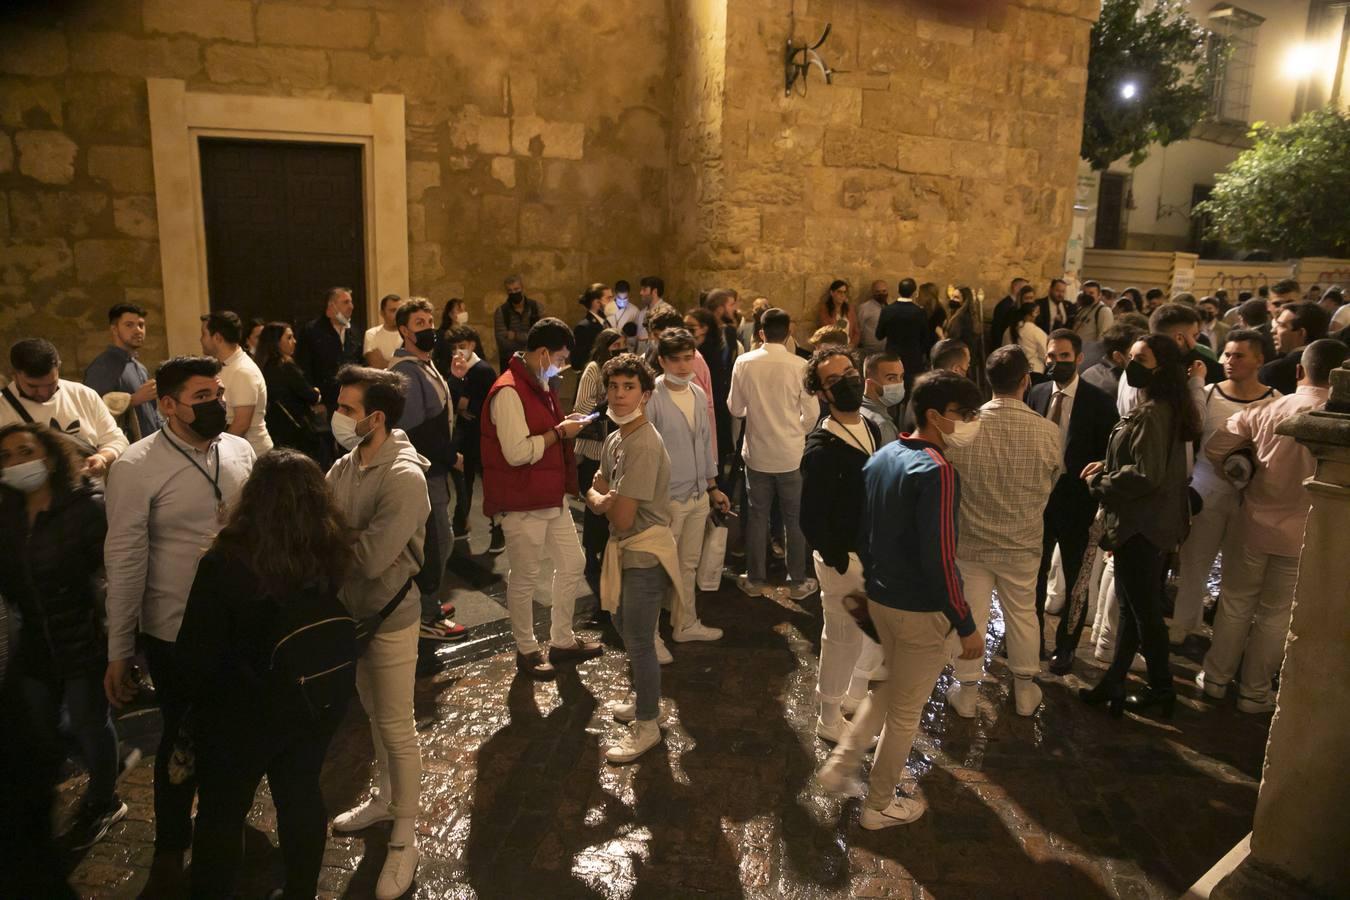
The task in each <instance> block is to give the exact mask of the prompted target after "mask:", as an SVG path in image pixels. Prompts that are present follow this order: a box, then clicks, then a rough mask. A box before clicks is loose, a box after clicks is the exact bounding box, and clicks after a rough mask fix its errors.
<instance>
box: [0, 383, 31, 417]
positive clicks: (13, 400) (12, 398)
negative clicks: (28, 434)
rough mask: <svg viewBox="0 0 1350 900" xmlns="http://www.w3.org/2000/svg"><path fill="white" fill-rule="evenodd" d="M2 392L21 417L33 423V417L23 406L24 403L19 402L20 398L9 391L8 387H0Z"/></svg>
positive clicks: (0, 392)
mask: <svg viewBox="0 0 1350 900" xmlns="http://www.w3.org/2000/svg"><path fill="white" fill-rule="evenodd" d="M0 394H3V395H4V397H5V400H6V401H8V402H9V405H10V406H12V407H14V411H15V412H16V413H18V414H19V418H20V419H23V420H24V422H26V423H27V424H29V425H32V424H33V417H32V416H30V415H29V414H28V410H26V409H24V408H23V404H22V403H20V402H19V400H18V398H17V397H15V396H14V395H13V394H11V393H10V392H9V388H8V387H5V388H0Z"/></svg>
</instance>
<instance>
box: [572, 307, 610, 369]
mask: <svg viewBox="0 0 1350 900" xmlns="http://www.w3.org/2000/svg"><path fill="white" fill-rule="evenodd" d="M608 327H609V323H608V322H606V321H605V317H604V315H603V314H602V315H600V316H598V317H597V316H595V315H592V314H591V313H590V312H589V311H588V312H587V313H586V316H585V318H583V319H582V320H581V321H580V322H578V323H577V324H576V325H575V326H574V327H573V328H572V340H573V342H574V343H573V347H572V368H574V369H576V370H577V371H578V372H580V371H582V370H583V369H585V368H586V363H588V362H590V361H591V347H592V346H593V345H594V344H595V339H596V338H597V337H599V336H600V332H602V331H604V330H605V329H606V328H608Z"/></svg>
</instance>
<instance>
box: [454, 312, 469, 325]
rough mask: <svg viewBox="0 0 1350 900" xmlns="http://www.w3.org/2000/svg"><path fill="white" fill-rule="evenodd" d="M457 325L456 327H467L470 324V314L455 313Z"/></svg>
mask: <svg viewBox="0 0 1350 900" xmlns="http://www.w3.org/2000/svg"><path fill="white" fill-rule="evenodd" d="M455 324H456V325H467V324H469V314H468V313H467V312H457V313H455Z"/></svg>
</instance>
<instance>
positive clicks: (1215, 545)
mask: <svg viewBox="0 0 1350 900" xmlns="http://www.w3.org/2000/svg"><path fill="white" fill-rule="evenodd" d="M1237 501H1238V497H1237V494H1236V493H1234V492H1231V491H1216V492H1215V493H1214V494H1213V495H1211V496H1208V497H1206V498H1205V508H1204V509H1202V510H1200V514H1199V515H1198V516H1196V517H1195V518H1194V519H1192V520H1191V533H1190V534H1189V535H1188V536H1187V537H1186V542H1185V543H1184V544H1182V545H1181V553H1180V556H1181V577H1180V582H1179V584H1178V585H1177V602H1176V608H1175V610H1174V611H1173V613H1172V623H1171V625H1170V626H1169V627H1168V631H1169V632H1170V634H1169V636H1170V638H1171V639H1172V641H1174V642H1176V643H1180V642H1181V641H1182V639H1184V638H1185V637H1186V635H1188V634H1190V633H1191V632H1193V631H1198V630H1199V629H1200V623H1201V622H1202V621H1203V620H1204V614H1205V597H1206V596H1208V594H1209V573H1210V570H1211V569H1212V568H1213V567H1214V558H1215V557H1216V556H1218V555H1219V551H1220V550H1221V549H1222V550H1223V551H1224V568H1225V569H1227V568H1228V555H1229V553H1238V552H1240V549H1241V546H1240V538H1239V536H1238V531H1239V529H1238V527H1237V526H1238V523H1239V521H1240V520H1241V517H1240V516H1239V515H1238V514H1237V513H1238V502H1237Z"/></svg>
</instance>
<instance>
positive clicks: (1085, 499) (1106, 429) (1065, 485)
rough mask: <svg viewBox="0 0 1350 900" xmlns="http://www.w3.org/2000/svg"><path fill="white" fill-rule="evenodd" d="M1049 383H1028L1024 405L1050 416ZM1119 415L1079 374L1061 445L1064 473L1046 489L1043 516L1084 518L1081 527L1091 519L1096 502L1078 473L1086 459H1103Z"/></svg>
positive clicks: (1051, 386) (1051, 391) (1111, 401)
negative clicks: (1047, 499)
mask: <svg viewBox="0 0 1350 900" xmlns="http://www.w3.org/2000/svg"><path fill="white" fill-rule="evenodd" d="M1054 392H1055V385H1054V383H1053V382H1048V381H1047V382H1042V383H1041V384H1036V385H1032V388H1031V390H1030V391H1029V392H1028V393H1027V405H1028V406H1030V407H1031V408H1032V409H1034V410H1036V412H1038V413H1040V414H1041V415H1043V416H1047V417H1048V416H1049V415H1050V400H1051V398H1052V397H1053V396H1054ZM1119 418H1120V415H1119V414H1118V413H1117V412H1116V401H1115V398H1114V397H1111V396H1110V395H1108V394H1107V393H1106V392H1105V391H1103V390H1101V389H1100V388H1098V387H1095V386H1094V385H1091V384H1088V383H1087V382H1086V381H1084V380H1083V379H1082V378H1081V377H1080V378H1079V379H1078V387H1077V388H1076V389H1075V390H1074V396H1073V410H1072V411H1071V412H1070V413H1069V440H1068V443H1067V444H1066V445H1065V447H1064V472H1063V474H1061V475H1060V476H1059V480H1058V481H1057V482H1055V487H1054V489H1053V490H1051V492H1050V502H1049V504H1048V505H1047V506H1046V515H1049V516H1059V515H1064V516H1073V517H1075V518H1084V519H1087V520H1088V522H1085V523H1084V525H1083V527H1084V528H1086V527H1087V525H1088V524H1089V523H1090V521H1091V517H1092V515H1093V511H1094V510H1095V509H1096V508H1097V501H1096V500H1093V499H1092V495H1091V494H1089V493H1088V488H1087V482H1085V481H1084V480H1083V479H1082V478H1080V477H1079V475H1080V474H1081V473H1082V471H1083V467H1084V466H1086V465H1087V464H1088V463H1090V462H1096V461H1098V460H1101V459H1105V458H1106V442H1107V439H1108V438H1109V437H1110V436H1111V429H1112V428H1114V427H1115V424H1116V420H1117V419H1119Z"/></svg>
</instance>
